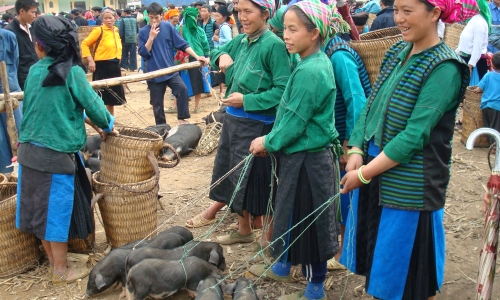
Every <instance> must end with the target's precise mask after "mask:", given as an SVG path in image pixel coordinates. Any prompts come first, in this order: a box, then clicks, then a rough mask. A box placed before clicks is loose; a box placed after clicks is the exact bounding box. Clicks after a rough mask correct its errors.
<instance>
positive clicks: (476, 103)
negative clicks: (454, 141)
mask: <svg viewBox="0 0 500 300" xmlns="http://www.w3.org/2000/svg"><path fill="white" fill-rule="evenodd" d="M474 88H475V86H469V87H467V91H466V92H465V99H464V104H463V106H462V109H463V111H462V114H463V117H462V137H461V138H460V141H462V143H464V144H465V143H467V139H468V138H469V135H470V134H471V133H472V132H473V131H474V130H476V129H478V128H481V127H483V113H482V112H481V95H482V94H477V93H474V92H473V91H472V89H474ZM489 145H490V144H489V142H488V139H487V138H486V136H484V135H481V136H479V137H478V138H477V139H476V142H475V143H474V147H489Z"/></svg>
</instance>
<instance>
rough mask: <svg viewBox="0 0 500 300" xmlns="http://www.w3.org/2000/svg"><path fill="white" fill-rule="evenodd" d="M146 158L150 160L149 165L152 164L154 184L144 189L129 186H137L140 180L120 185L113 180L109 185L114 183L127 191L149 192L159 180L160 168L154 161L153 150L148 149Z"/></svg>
mask: <svg viewBox="0 0 500 300" xmlns="http://www.w3.org/2000/svg"><path fill="white" fill-rule="evenodd" d="M148 159H149V161H150V162H151V165H153V169H154V171H155V184H154V185H153V186H152V187H150V188H148V189H146V190H137V189H131V188H130V187H129V186H137V185H139V184H141V183H140V182H138V183H132V184H130V183H129V184H127V185H121V184H118V183H114V182H109V184H111V185H114V186H116V187H118V188H121V189H122V190H124V191H127V192H130V193H140V194H142V193H149V192H151V191H152V190H153V189H154V188H155V187H156V186H157V185H158V183H159V182H160V170H159V169H158V162H157V161H156V158H155V156H154V153H153V151H149V152H148Z"/></svg>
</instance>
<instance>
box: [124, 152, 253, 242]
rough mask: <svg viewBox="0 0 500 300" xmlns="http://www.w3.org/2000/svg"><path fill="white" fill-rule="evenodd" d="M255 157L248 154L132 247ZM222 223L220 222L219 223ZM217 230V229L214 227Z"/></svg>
mask: <svg viewBox="0 0 500 300" xmlns="http://www.w3.org/2000/svg"><path fill="white" fill-rule="evenodd" d="M252 158H253V155H252V154H249V155H247V156H246V157H245V158H244V159H242V160H241V161H240V162H239V163H238V164H237V165H236V166H234V167H233V168H232V169H231V170H229V171H228V172H227V173H226V174H224V176H222V177H221V178H219V179H217V181H215V182H214V183H213V184H211V185H210V186H209V187H208V188H206V189H204V190H203V191H201V192H200V193H199V194H198V195H197V196H196V197H194V198H193V199H192V200H191V201H189V202H188V203H186V205H185V206H184V207H183V208H182V209H180V210H178V211H176V212H175V213H174V214H173V215H172V216H170V217H169V218H167V219H166V220H165V221H163V223H161V224H160V225H159V226H158V227H156V228H155V229H154V230H153V231H151V232H150V233H149V234H148V235H146V236H145V237H144V238H143V239H142V240H140V241H138V242H137V243H136V244H135V245H134V247H133V248H132V250H136V249H135V248H136V247H137V246H138V245H139V244H140V243H142V242H144V241H145V240H147V239H148V238H149V237H151V235H153V234H154V233H156V232H158V230H160V229H161V228H163V227H164V226H165V225H166V224H167V223H168V222H170V220H172V218H173V217H175V216H177V215H178V214H179V211H183V210H184V209H185V208H187V207H188V206H190V205H192V204H194V203H195V201H198V199H199V198H201V196H203V195H204V194H205V193H206V192H208V191H210V190H212V189H213V188H214V187H216V186H218V185H219V184H220V183H221V182H222V181H224V180H225V179H226V178H227V177H229V175H231V174H232V173H234V172H235V171H236V170H237V169H239V168H240V167H241V166H242V165H244V164H245V165H247V169H248V164H249V163H250V161H251V160H252ZM244 173H246V170H245V171H244V172H242V174H244ZM218 224H220V222H219V223H218ZM214 230H215V229H214Z"/></svg>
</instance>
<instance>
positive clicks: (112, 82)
mask: <svg viewBox="0 0 500 300" xmlns="http://www.w3.org/2000/svg"><path fill="white" fill-rule="evenodd" d="M199 67H201V63H200V62H198V61H195V62H190V63H185V64H181V65H177V66H173V67H169V68H165V69H160V70H157V71H153V72H149V73H143V74H137V75H129V76H123V77H115V78H108V79H103V80H97V81H92V82H91V83H90V86H91V87H92V88H93V89H102V88H107V87H112V86H116V85H120V84H127V83H132V82H137V81H143V80H148V79H153V78H156V77H161V76H164V75H168V74H172V73H177V72H179V71H182V70H187V69H194V68H199ZM200 72H201V71H200ZM10 97H12V98H16V99H18V100H22V99H23V98H24V93H23V92H18V93H12V94H10ZM4 99H5V96H4V95H0V101H3V100H4Z"/></svg>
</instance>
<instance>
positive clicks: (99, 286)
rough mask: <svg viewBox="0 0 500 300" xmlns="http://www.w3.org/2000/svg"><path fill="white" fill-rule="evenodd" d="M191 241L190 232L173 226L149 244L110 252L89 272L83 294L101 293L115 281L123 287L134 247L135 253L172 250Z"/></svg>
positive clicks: (144, 243)
mask: <svg viewBox="0 0 500 300" xmlns="http://www.w3.org/2000/svg"><path fill="white" fill-rule="evenodd" d="M192 239H193V234H192V233H191V231H189V230H188V229H186V228H184V227H181V226H175V227H172V228H169V229H167V230H165V231H163V232H160V233H159V234H158V235H157V236H156V237H154V238H153V239H151V241H149V242H148V241H142V242H140V241H134V242H131V243H128V244H125V245H122V246H120V247H118V248H116V249H114V250H112V251H111V252H110V253H109V254H108V255H106V256H105V257H104V258H103V259H101V260H100V261H99V262H98V263H97V264H96V265H95V266H94V268H93V269H92V271H90V274H89V281H88V283H87V291H86V293H85V294H86V295H87V296H92V295H95V294H98V293H102V292H104V291H105V290H107V289H108V288H109V287H110V286H112V285H113V284H114V283H115V282H117V281H118V282H120V283H121V285H122V287H124V286H125V281H126V279H127V273H126V272H125V259H126V258H127V256H128V255H129V254H130V252H132V249H133V248H134V246H135V249H136V250H135V251H137V250H138V249H141V248H145V247H155V248H161V249H172V248H176V247H179V246H182V245H184V244H185V243H186V242H188V241H190V240H192Z"/></svg>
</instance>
